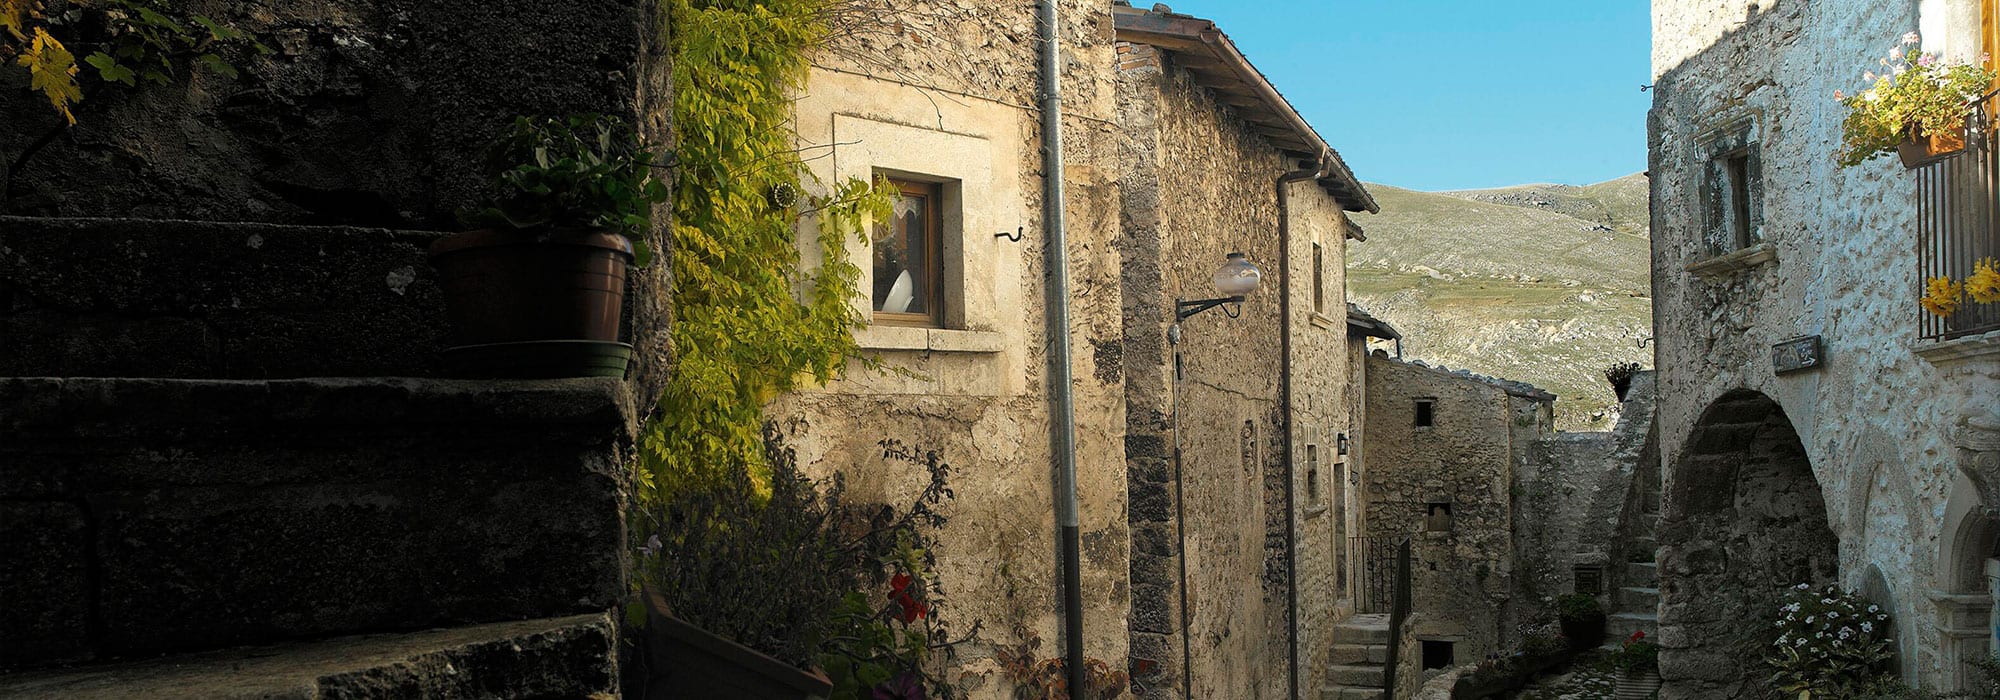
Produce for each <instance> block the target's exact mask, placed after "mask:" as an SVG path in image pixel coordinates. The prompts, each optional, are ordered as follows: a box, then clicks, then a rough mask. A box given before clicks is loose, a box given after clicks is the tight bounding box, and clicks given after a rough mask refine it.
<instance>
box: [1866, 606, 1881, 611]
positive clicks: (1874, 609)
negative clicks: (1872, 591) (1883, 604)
mask: <svg viewBox="0 0 2000 700" xmlns="http://www.w3.org/2000/svg"><path fill="white" fill-rule="evenodd" d="M1868 612H1882V609H1881V608H1878V607H1875V606H1873V605H1870V606H1868Z"/></svg>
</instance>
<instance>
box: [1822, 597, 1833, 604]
mask: <svg viewBox="0 0 2000 700" xmlns="http://www.w3.org/2000/svg"><path fill="white" fill-rule="evenodd" d="M1819 604H1820V605H1832V604H1833V599H1832V598H1821V599H1819Z"/></svg>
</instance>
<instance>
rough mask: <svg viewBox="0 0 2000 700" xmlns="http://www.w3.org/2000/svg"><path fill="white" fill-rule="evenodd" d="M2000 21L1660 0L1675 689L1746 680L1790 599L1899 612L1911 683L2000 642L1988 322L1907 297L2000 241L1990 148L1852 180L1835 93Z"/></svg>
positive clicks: (1978, 38)
mask: <svg viewBox="0 0 2000 700" xmlns="http://www.w3.org/2000/svg"><path fill="white" fill-rule="evenodd" d="M1992 13H1993V3H1991V2H1981V1H1980V0H1924V1H1922V2H1864V1H1862V0H1842V1H1828V2H1814V3H1799V2H1772V1H1769V0H1757V1H1752V0H1726V1H1725V0H1662V1H1659V2H1655V3H1654V4H1653V36H1654V47H1653V73H1654V84H1653V86H1652V90H1653V95H1654V103H1653V110H1652V113H1651V116H1650V119H1649V121H1650V129H1649V130H1650V138H1649V150H1650V175H1651V183H1652V221H1653V227H1652V230H1653V270H1652V272H1653V287H1654V304H1655V331H1656V333H1657V339H1658V342H1657V345H1656V347H1657V360H1656V366H1657V368H1658V370H1659V388H1660V391H1659V394H1660V403H1659V410H1658V421H1659V426H1660V427H1659V447H1660V454H1661V457H1662V464H1663V465H1664V466H1663V468H1664V471H1665V487H1664V494H1663V501H1664V503H1663V507H1664V510H1663V513H1662V522H1661V523H1660V531H1659V537H1660V544H1661V552H1660V561H1659V575H1660V579H1661V581H1660V594H1661V598H1662V599H1661V603H1660V608H1659V614H1660V624H1661V629H1660V637H1659V638H1660V640H1661V642H1662V644H1663V645H1664V647H1665V650H1664V652H1663V654H1662V657H1661V673H1662V675H1663V676H1664V677H1665V679H1666V681H1667V687H1666V692H1665V694H1664V695H1663V697H1669V698H1726V697H1741V696H1744V695H1746V694H1748V693H1750V692H1752V691H1754V690H1757V689H1758V688H1759V685H1760V682H1761V679H1762V676H1763V674H1764V672H1765V671H1764V669H1763V668H1761V667H1760V666H1759V664H1758V662H1757V658H1758V655H1759V652H1757V651H1754V650H1749V649H1748V647H1746V646H1745V645H1748V644H1749V643H1750V642H1749V641H1747V640H1744V639H1743V638H1744V637H1754V636H1755V635H1742V634H1739V632H1740V631H1741V630H1742V629H1743V628H1744V627H1745V624H1744V621H1745V620H1760V619H1767V618H1768V608H1769V603H1768V601H1769V600H1770V599H1771V598H1772V597H1773V596H1774V594H1775V591H1776V590H1778V589H1780V588H1782V587H1784V586H1787V585H1793V584H1798V583H1811V584H1826V583H1835V584H1839V585H1841V586H1843V587H1846V588H1848V589H1852V590H1856V591H1859V592H1861V593H1863V594H1865V595H1867V596H1868V597H1870V598H1871V599H1873V600H1874V601H1875V602H1876V603H1878V604H1880V605H1882V606H1883V607H1884V608H1886V609H1887V610H1888V611H1889V612H1890V614H1891V615H1892V616H1893V625H1894V638H1895V639H1896V640H1897V643H1898V652H1899V653H1898V660H1897V664H1898V666H1899V671H1900V673H1901V675H1902V676H1903V678H1904V679H1905V680H1906V681H1908V682H1911V683H1915V684H1922V685H1925V686H1928V687H1937V688H1947V689H1948V688H1955V687H1959V685H1960V684H1961V683H1962V682H1963V680H1964V674H1965V673H1966V670H1967V666H1968V664H1969V662H1970V661H1972V660H1974V659H1979V658H1984V657H1985V656H1987V655H1988V654H1989V653H1991V651H1992V650H1993V648H1994V647H1993V646H1992V637H1993V631H1994V629H1995V626H1994V625H1993V623H1992V621H1991V617H1990V615H1991V614H1992V610H1993V598H1994V596H1993V593H1992V591H1991V584H1990V583H1989V581H1990V579H1989V578H1988V577H1989V576H1990V575H1992V574H1991V573H1990V572H1992V571H1993V570H1992V569H1989V567H1990V566H1992V565H1993V564H1992V562H1993V561H1994V560H1993V557H1994V556H1995V554H1996V550H1995V548H1994V543H1995V537H1994V533H1995V532H1996V531H2000V529H1996V523H2000V521H1996V520H1995V518H1994V516H1993V515H1992V514H1993V512H1994V511H1993V510H1992V507H1993V506H1994V505H1995V504H1996V503H2000V500H1996V498H2000V491H1996V490H1995V487H1996V486H2000V323H1995V319H1996V318H2000V317H1996V316H1995V315H1994V313H1993V312H1992V311H1991V308H1990V306H1989V307H1987V308H1986V309H1980V308H1978V305H1976V304H1975V305H1969V310H1965V311H1961V312H1960V313H1961V314H1963V315H1955V316H1954V317H1952V318H1938V317H1935V316H1930V315H1927V314H1926V312H1925V311H1923V310H1922V308H1921V307H1920V305H1919V299H1920V297H1921V295H1922V294H1923V291H1922V288H1923V285H1924V279H1925V278H1926V277H1931V276H1937V275H1940V274H1949V275H1952V276H1954V277H1958V278H1963V277H1965V276H1966V275H1967V274H1969V273H1970V272H1971V268H1972V263H1973V260H1974V259H1975V258H1977V257H1981V256H1989V255H1993V254H1995V252H1996V251H2000V247H1997V246H1996V242H1995V241H1996V238H1995V236H1996V234H1995V232H1994V228H1993V223H1992V222H1993V221H1995V219H1994V217H1993V213H1994V210H1995V202H1994V199H1993V192H1994V190H1993V189H1992V187H1993V184H1994V179H1993V173H1994V171H1993V167H1992V165H1993V150H1992V140H1991V138H1992V137H1991V132H1990V130H1979V131H1977V132H1976V133H1975V134H1973V136H1974V138H1973V139H1972V143H1973V148H1972V149H1970V150H1969V151H1967V152H1965V153H1962V154H1960V155H1957V156H1952V157H1949V158H1946V159H1945V160H1943V161H1941V162H1938V163H1933V164H1930V165H1925V166H1923V167H1919V168H1915V169H1907V168H1905V167H1904V166H1903V165H1902V164H1900V163H1898V162H1897V159H1896V158H1894V157H1889V158H1879V159H1877V160H1873V161H1870V162H1867V163H1864V164H1862V165H1859V166H1855V167H1847V168H1843V167H1840V166H1839V165H1837V164H1836V163H1835V158H1834V154H1835V152H1836V150H1837V149H1838V147H1839V145H1840V143H1841V120H1842V118H1843V116H1844V115H1845V108H1843V107H1842V106H1841V105H1840V104H1838V103H1837V102H1836V101H1835V99H1834V96H1833V95H1834V91H1835V90H1849V91H1852V90H1855V89H1858V88H1863V87H1865V84H1864V83H1863V81H1862V77H1861V73H1862V71H1863V70H1869V69H1879V67H1878V64H1877V60H1878V59H1879V58H1881V57H1883V56H1884V55H1885V54H1887V53H1888V52H1889V51H1890V49H1891V48H1894V47H1897V45H1898V42H1899V37H1901V36H1902V35H1904V34H1905V33H1906V32H1912V31H1921V33H1922V47H1921V48H1922V49H1924V50H1927V51H1935V52H1940V53H1942V54H1943V55H1944V56H1945V58H1946V60H1959V61H1975V60H1981V59H1980V56H1981V55H1982V54H1987V55H1991V54H1994V53H2000V52H1996V51H1995V50H1994V48H1995V43H1994V36H1993V34H1992V33H1993V31H1994V30H1993V27H1994V18H1993V16H1992ZM1902 48H1912V47H1909V46H1904V47H1902ZM1765 643H1768V642H1765Z"/></svg>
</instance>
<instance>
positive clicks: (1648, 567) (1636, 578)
mask: <svg viewBox="0 0 2000 700" xmlns="http://www.w3.org/2000/svg"><path fill="white" fill-rule="evenodd" d="M1625 583H1626V585H1630V586H1638V587H1641V588H1658V587H1659V586H1660V565H1659V564H1657V563H1654V562H1650V561H1648V562H1632V563H1630V564H1626V565H1625Z"/></svg>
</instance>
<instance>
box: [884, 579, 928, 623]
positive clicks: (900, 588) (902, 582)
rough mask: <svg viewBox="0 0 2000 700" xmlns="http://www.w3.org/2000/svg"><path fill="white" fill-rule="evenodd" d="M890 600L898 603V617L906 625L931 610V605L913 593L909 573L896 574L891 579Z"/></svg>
mask: <svg viewBox="0 0 2000 700" xmlns="http://www.w3.org/2000/svg"><path fill="white" fill-rule="evenodd" d="M889 602H892V603H895V604H896V619H899V620H902V621H903V624H906V625H907V624H910V623H912V622H916V621H917V620H921V619H923V617H924V615H927V614H929V613H930V611H931V608H930V606H928V605H925V604H924V601H921V600H917V597H916V596H915V595H912V594H911V592H910V575H909V574H896V575H895V576H894V577H892V578H890V579H889Z"/></svg>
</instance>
